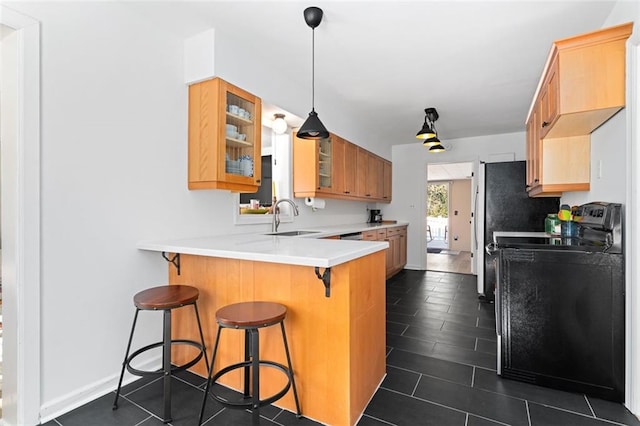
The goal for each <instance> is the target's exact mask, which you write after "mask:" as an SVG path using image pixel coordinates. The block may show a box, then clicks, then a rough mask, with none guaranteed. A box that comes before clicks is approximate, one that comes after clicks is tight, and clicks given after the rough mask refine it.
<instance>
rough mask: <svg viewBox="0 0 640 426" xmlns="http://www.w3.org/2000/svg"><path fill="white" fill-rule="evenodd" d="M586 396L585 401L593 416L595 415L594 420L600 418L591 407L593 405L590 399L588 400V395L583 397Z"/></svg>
mask: <svg viewBox="0 0 640 426" xmlns="http://www.w3.org/2000/svg"><path fill="white" fill-rule="evenodd" d="M583 396H584V400H585V401H586V402H587V405H588V406H589V410H591V414H593V417H594V418H598V417H597V416H596V412H595V411H593V407H592V406H591V403H590V402H589V398H587V395H583Z"/></svg>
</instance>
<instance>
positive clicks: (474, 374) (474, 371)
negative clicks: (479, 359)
mask: <svg viewBox="0 0 640 426" xmlns="http://www.w3.org/2000/svg"><path fill="white" fill-rule="evenodd" d="M475 382H476V366H475V365H474V366H473V370H472V371H471V387H473V385H474V384H475Z"/></svg>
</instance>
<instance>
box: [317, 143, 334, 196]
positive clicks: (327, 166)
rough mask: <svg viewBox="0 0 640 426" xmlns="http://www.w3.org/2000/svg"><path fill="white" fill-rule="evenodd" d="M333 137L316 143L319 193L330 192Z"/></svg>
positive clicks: (331, 186)
mask: <svg viewBox="0 0 640 426" xmlns="http://www.w3.org/2000/svg"><path fill="white" fill-rule="evenodd" d="M332 137H333V135H331V136H329V137H328V138H326V139H320V140H319V141H318V157H317V158H318V183H319V185H318V187H319V189H320V190H321V191H326V192H332V189H333V184H334V178H333V172H334V168H333V143H332Z"/></svg>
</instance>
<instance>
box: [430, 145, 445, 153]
mask: <svg viewBox="0 0 640 426" xmlns="http://www.w3.org/2000/svg"><path fill="white" fill-rule="evenodd" d="M444 151H445V149H444V146H442V145H441V144H440V143H438V144H437V145H432V146H431V148H429V152H430V153H431V152H435V153H437V152H444Z"/></svg>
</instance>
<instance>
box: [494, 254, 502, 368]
mask: <svg viewBox="0 0 640 426" xmlns="http://www.w3.org/2000/svg"><path fill="white" fill-rule="evenodd" d="M493 262H494V266H495V270H496V286H495V291H494V308H495V315H496V336H497V339H496V344H497V348H496V355H497V356H496V364H497V365H496V372H497V374H498V375H499V376H501V375H502V302H501V294H500V293H501V292H500V256H496V257H495V258H494V259H493Z"/></svg>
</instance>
